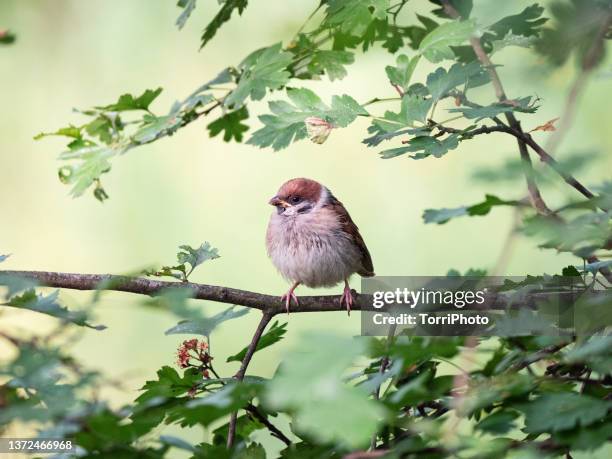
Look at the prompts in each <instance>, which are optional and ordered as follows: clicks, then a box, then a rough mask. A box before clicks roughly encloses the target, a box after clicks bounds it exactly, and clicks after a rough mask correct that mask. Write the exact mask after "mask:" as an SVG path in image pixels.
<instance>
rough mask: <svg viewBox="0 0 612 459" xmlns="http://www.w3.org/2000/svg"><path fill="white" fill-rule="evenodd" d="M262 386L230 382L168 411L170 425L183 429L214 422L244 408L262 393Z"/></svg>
mask: <svg viewBox="0 0 612 459" xmlns="http://www.w3.org/2000/svg"><path fill="white" fill-rule="evenodd" d="M260 387H261V384H259V383H251V382H246V381H242V382H240V381H236V382H229V383H227V384H225V385H224V386H223V387H222V388H221V389H219V390H217V391H215V392H213V393H212V394H210V395H207V396H205V397H198V398H194V399H193V400H189V401H187V402H186V403H184V404H181V405H178V406H176V407H174V408H172V409H171V410H169V411H168V419H167V422H168V423H175V422H178V423H179V424H180V425H181V427H187V426H194V425H197V424H202V425H204V426H208V425H210V424H211V423H212V422H214V421H216V420H217V419H220V418H222V417H224V416H227V415H228V414H230V413H232V412H234V411H237V410H239V409H241V408H243V407H244V406H245V405H246V404H247V403H249V402H250V401H251V400H252V399H253V398H254V397H256V396H257V395H258V393H259V392H260Z"/></svg>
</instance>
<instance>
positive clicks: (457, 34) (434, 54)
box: [418, 19, 476, 64]
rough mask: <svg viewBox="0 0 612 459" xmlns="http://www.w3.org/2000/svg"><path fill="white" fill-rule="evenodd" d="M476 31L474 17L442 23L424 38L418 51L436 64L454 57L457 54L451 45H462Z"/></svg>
mask: <svg viewBox="0 0 612 459" xmlns="http://www.w3.org/2000/svg"><path fill="white" fill-rule="evenodd" d="M475 32H476V23H475V21H474V20H473V19H469V20H466V21H453V22H447V23H445V24H441V25H439V26H438V27H437V28H435V29H433V30H432V31H431V32H429V33H428V34H427V35H426V36H425V38H423V40H422V41H421V44H420V46H419V49H418V52H419V54H421V55H422V56H424V57H425V59H427V60H428V61H430V62H433V63H434V64H435V63H438V62H440V61H443V60H445V59H454V57H455V54H454V53H453V50H452V49H451V46H458V45H461V44H462V43H463V42H465V41H467V40H468V39H469V38H470V37H471V36H472V35H474V33H475Z"/></svg>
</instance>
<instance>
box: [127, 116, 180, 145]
mask: <svg viewBox="0 0 612 459" xmlns="http://www.w3.org/2000/svg"><path fill="white" fill-rule="evenodd" d="M142 120H143V124H142V125H141V126H140V128H139V129H138V130H137V131H136V132H135V133H134V135H133V136H132V140H133V141H134V142H136V143H138V144H143V143H149V142H152V141H154V140H156V139H158V138H159V137H162V136H164V135H169V134H172V133H173V132H175V131H176V130H177V129H178V128H179V127H180V126H181V124H182V122H183V120H182V118H181V117H180V115H166V116H153V115H149V114H147V115H145V116H144V117H143V119H142Z"/></svg>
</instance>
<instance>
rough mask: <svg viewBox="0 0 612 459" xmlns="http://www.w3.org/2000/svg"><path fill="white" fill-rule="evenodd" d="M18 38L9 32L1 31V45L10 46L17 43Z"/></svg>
mask: <svg viewBox="0 0 612 459" xmlns="http://www.w3.org/2000/svg"><path fill="white" fill-rule="evenodd" d="M16 38H17V37H16V36H15V34H14V33H12V32H10V31H8V30H1V31H0V45H10V44H11V43H15V40H16Z"/></svg>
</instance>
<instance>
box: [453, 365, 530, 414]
mask: <svg viewBox="0 0 612 459" xmlns="http://www.w3.org/2000/svg"><path fill="white" fill-rule="evenodd" d="M534 386H535V383H534V381H533V380H532V379H531V378H530V377H529V376H527V375H523V374H520V373H513V374H501V375H497V376H492V377H490V378H483V379H475V380H471V381H470V387H469V389H468V390H467V392H466V393H465V398H464V400H463V403H462V404H461V406H460V407H459V408H458V409H457V413H458V414H459V415H460V416H470V415H471V414H473V413H475V412H477V411H479V410H481V409H483V408H488V407H490V406H492V405H494V404H497V403H500V402H502V401H505V400H507V399H512V398H516V397H524V396H525V395H526V394H528V393H529V392H531V390H533V388H534Z"/></svg>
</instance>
